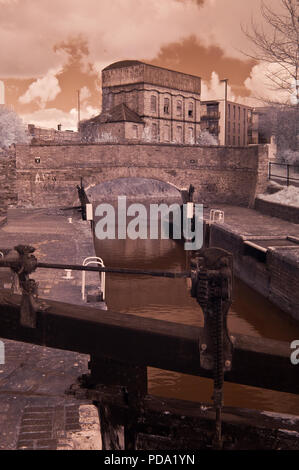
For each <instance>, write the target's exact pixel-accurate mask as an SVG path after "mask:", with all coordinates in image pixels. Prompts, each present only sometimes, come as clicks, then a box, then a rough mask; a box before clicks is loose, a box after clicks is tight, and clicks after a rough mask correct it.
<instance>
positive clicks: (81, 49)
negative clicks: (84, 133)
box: [0, 0, 280, 129]
mask: <svg viewBox="0 0 299 470" xmlns="http://www.w3.org/2000/svg"><path fill="white" fill-rule="evenodd" d="M260 3H261V0H250V1H247V0H80V1H79V0H0V41H1V48H0V64H1V65H0V80H2V81H3V82H4V85H5V102H6V104H7V105H11V106H13V108H14V109H15V111H16V112H17V113H18V114H20V116H21V117H22V118H23V119H24V121H25V122H26V123H33V124H36V125H40V126H42V127H54V128H56V127H57V124H62V128H63V129H76V121H77V111H76V107H77V90H78V89H80V90H81V93H80V96H81V118H83V119H86V118H88V117H91V116H94V115H96V114H98V113H99V112H100V111H101V70H102V69H103V68H104V67H106V66H107V65H109V64H111V63H113V62H116V61H118V60H124V59H136V60H141V61H144V62H147V63H150V64H154V65H158V66H161V67H166V68H170V69H173V70H178V71H181V72H185V73H190V74H193V75H198V76H200V77H202V80H203V82H202V98H203V99H219V98H223V96H224V86H223V83H220V80H221V79H223V78H228V79H229V99H231V100H236V101H241V102H244V103H247V104H258V103H257V101H256V97H259V96H264V95H265V93H266V94H267V93H268V94H269V93H271V92H270V91H268V89H267V91H265V90H266V86H267V83H266V79H265V64H261V63H259V62H258V61H256V60H254V59H251V58H249V57H248V56H246V55H245V54H244V52H245V53H246V52H252V46H251V44H250V43H249V41H248V39H247V38H246V36H245V35H244V33H243V32H242V28H241V26H242V25H243V27H245V28H246V27H247V26H250V23H251V18H252V17H253V18H254V19H255V21H257V22H258V23H260V24H262V18H261V15H260ZM279 5H280V0H271V8H272V9H275V8H278V9H279ZM0 99H1V97H0ZM260 104H261V103H260Z"/></svg>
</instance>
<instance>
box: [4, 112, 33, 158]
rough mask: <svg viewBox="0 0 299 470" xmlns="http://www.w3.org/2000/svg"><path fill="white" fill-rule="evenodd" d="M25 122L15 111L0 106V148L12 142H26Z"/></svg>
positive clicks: (27, 139)
mask: <svg viewBox="0 0 299 470" xmlns="http://www.w3.org/2000/svg"><path fill="white" fill-rule="evenodd" d="M28 142H29V136H28V134H27V132H26V127H25V124H24V123H23V121H22V119H21V118H20V117H19V116H18V114H17V113H15V112H14V111H12V110H11V109H7V108H5V107H1V108H0V148H4V149H5V148H8V147H9V146H10V145H12V144H21V143H28Z"/></svg>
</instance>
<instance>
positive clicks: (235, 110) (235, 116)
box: [234, 105, 236, 119]
mask: <svg viewBox="0 0 299 470" xmlns="http://www.w3.org/2000/svg"><path fill="white" fill-rule="evenodd" d="M234 119H236V106H235V105H234Z"/></svg>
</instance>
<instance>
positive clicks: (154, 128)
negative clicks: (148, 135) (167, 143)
mask: <svg viewBox="0 0 299 470" xmlns="http://www.w3.org/2000/svg"><path fill="white" fill-rule="evenodd" d="M152 138H153V140H157V138H158V126H157V124H156V123H155V122H154V123H153V124H152Z"/></svg>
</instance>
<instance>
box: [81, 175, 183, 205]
mask: <svg viewBox="0 0 299 470" xmlns="http://www.w3.org/2000/svg"><path fill="white" fill-rule="evenodd" d="M83 183H84V187H85V191H86V194H87V196H88V197H89V198H90V200H92V201H95V200H97V201H98V200H102V199H103V200H113V199H117V197H118V196H126V197H127V198H128V199H134V200H138V199H140V200H144V199H148V200H152V199H154V200H177V201H178V202H181V201H182V190H185V189H186V188H180V187H178V186H177V185H175V184H174V183H172V182H169V181H167V182H166V181H164V180H162V179H160V178H151V177H146V178H142V177H140V176H135V177H132V176H128V177H126V176H121V177H118V178H112V179H111V178H110V179H107V180H106V181H100V182H96V181H93V182H90V181H88V179H87V180H85V179H84V180H83Z"/></svg>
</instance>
